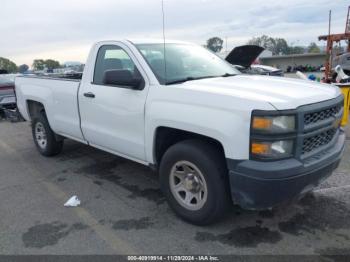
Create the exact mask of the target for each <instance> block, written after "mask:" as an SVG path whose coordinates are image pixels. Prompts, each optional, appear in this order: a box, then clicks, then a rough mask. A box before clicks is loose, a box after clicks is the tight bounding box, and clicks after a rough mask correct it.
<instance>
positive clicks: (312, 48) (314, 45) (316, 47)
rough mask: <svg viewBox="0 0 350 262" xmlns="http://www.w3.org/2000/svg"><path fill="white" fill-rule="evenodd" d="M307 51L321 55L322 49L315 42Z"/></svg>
mask: <svg viewBox="0 0 350 262" xmlns="http://www.w3.org/2000/svg"><path fill="white" fill-rule="evenodd" d="M307 51H308V52H309V53H321V49H320V48H319V47H318V46H317V45H316V43H314V42H312V43H310V45H309V47H308V49H307Z"/></svg>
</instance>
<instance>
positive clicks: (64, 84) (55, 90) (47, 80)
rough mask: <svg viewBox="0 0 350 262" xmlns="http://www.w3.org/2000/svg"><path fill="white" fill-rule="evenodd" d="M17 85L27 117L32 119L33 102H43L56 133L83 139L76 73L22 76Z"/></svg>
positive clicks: (20, 100) (19, 97) (20, 107)
mask: <svg viewBox="0 0 350 262" xmlns="http://www.w3.org/2000/svg"><path fill="white" fill-rule="evenodd" d="M15 86H16V95H17V104H18V108H19V110H20V111H21V113H22V115H23V117H24V118H25V119H26V120H30V103H31V101H35V102H38V103H41V104H42V105H43V106H44V107H45V113H46V115H47V117H48V120H49V122H50V126H51V128H52V130H54V132H56V133H57V134H60V135H64V136H66V137H70V138H74V139H77V140H83V136H82V133H81V129H80V116H79V105H78V91H79V87H80V79H77V76H74V77H70V76H67V75H53V74H52V75H42V76H38V75H30V76H19V77H17V78H16V81H15Z"/></svg>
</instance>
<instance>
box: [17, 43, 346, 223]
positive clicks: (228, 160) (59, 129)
mask: <svg viewBox="0 0 350 262" xmlns="http://www.w3.org/2000/svg"><path fill="white" fill-rule="evenodd" d="M77 78H78V79H73V78H62V77H55V78H54V77H32V76H30V77H17V78H16V83H15V85H16V95H17V101H18V108H19V110H20V112H21V114H22V115H23V117H24V118H25V119H26V120H28V121H31V122H32V133H33V138H34V142H35V145H36V147H37V149H38V150H39V152H40V153H41V154H43V155H44V156H53V155H55V154H58V153H59V152H60V151H61V150H62V146H63V141H64V139H65V138H70V139H74V140H76V141H79V142H82V143H84V144H87V145H90V146H93V147H96V148H99V149H102V150H105V151H107V152H110V153H112V154H115V155H118V156H122V157H125V158H128V159H131V160H134V161H136V162H139V163H142V164H144V165H148V166H150V167H153V168H155V169H157V170H158V171H159V178H160V184H161V188H162V190H163V192H164V195H165V196H166V198H167V200H168V203H169V205H170V206H171V207H172V209H173V210H174V211H175V213H176V214H178V215H179V216H180V217H182V218H183V219H185V220H187V221H189V222H191V223H195V224H201V225H203V224H208V223H212V222H214V221H216V220H217V219H218V218H220V217H222V216H223V214H225V211H226V210H227V208H229V207H230V204H232V202H233V203H235V204H238V205H240V206H242V207H243V208H247V209H257V210H259V209H268V208H272V207H274V206H276V205H280V204H281V203H284V202H287V201H290V200H292V199H295V198H296V197H300V196H302V195H304V194H305V193H307V192H308V191H310V190H312V189H313V188H314V187H315V186H317V185H318V184H319V183H320V182H321V181H323V180H324V179H325V178H327V177H328V176H329V175H331V173H332V171H333V170H334V169H335V168H336V167H337V165H338V164H339V161H340V159H341V156H342V153H343V150H344V142H345V135H344V131H343V129H342V128H341V126H340V119H341V117H342V113H343V96H342V95H341V92H340V91H339V90H338V88H337V87H333V86H331V85H325V84H318V83H314V82H311V81H310V82H308V81H304V80H293V79H287V78H281V77H270V76H252V75H243V74H241V73H239V72H238V71H237V70H236V69H234V68H233V67H232V66H231V65H230V64H229V63H227V62H226V61H224V60H222V59H221V58H219V57H217V56H216V55H215V54H213V53H211V52H209V51H208V50H206V49H204V48H202V47H200V46H197V45H194V44H190V43H184V42H179V41H167V42H166V43H163V42H162V41H149V40H148V41H128V40H123V41H104V42H98V43H96V44H95V45H94V46H93V47H92V49H91V52H90V55H89V58H88V60H87V63H86V66H85V70H84V73H83V75H82V77H81V79H79V77H77Z"/></svg>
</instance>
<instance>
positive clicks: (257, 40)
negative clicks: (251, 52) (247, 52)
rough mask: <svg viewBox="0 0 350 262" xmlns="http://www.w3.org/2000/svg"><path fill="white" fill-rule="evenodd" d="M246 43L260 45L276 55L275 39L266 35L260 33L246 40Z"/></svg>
mask: <svg viewBox="0 0 350 262" xmlns="http://www.w3.org/2000/svg"><path fill="white" fill-rule="evenodd" d="M247 44H248V45H258V46H261V47H263V48H265V49H267V50H269V51H271V52H272V54H274V55H276V41H275V39H273V38H272V37H269V36H267V35H262V36H260V37H253V38H252V39H251V40H249V41H248V43H247Z"/></svg>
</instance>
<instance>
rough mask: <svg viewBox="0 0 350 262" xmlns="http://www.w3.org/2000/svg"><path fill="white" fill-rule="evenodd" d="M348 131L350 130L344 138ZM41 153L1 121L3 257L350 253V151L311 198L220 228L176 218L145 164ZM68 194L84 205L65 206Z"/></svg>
mask: <svg viewBox="0 0 350 262" xmlns="http://www.w3.org/2000/svg"><path fill="white" fill-rule="evenodd" d="M348 133H349V135H350V132H348ZM65 142H66V143H65V146H64V150H63V152H62V154H60V155H59V156H56V157H53V158H45V157H42V156H41V155H39V153H38V152H37V151H36V149H35V148H34V144H33V142H32V138H31V131H30V126H29V123H27V122H22V123H8V122H4V121H2V122H0V174H1V175H0V199H1V200H0V214H1V215H0V254H215V255H220V254H237V255H241V254H253V255H254V254H255V255H256V254H259V255H261V254H265V255H267V254H283V255H285V254H305V255H310V254H319V255H324V256H327V255H330V254H350V219H349V216H350V175H349V173H350V162H349V159H350V148H349V141H347V144H346V153H345V156H344V158H343V160H342V162H341V165H340V167H339V168H338V169H337V170H336V171H335V173H334V174H333V175H332V176H331V177H330V178H329V179H328V180H327V181H326V182H324V183H323V184H322V185H321V186H320V187H319V188H317V189H316V190H315V192H314V193H313V194H310V195H308V196H307V197H306V198H304V199H302V200H301V201H299V202H297V203H294V204H290V205H288V206H283V207H280V208H277V209H275V210H272V211H264V212H248V211H243V210H241V209H239V208H238V207H233V208H232V210H231V211H230V214H229V215H228V217H227V218H226V219H225V220H224V221H222V222H220V223H218V224H215V225H211V226H206V227H197V226H193V225H190V224H187V223H185V222H183V221H181V220H180V219H179V218H177V217H176V216H175V215H174V213H173V212H172V211H171V210H170V209H169V207H168V205H167V203H166V202H165V200H164V198H163V196H162V194H161V192H160V190H159V185H158V182H157V177H156V174H155V173H153V172H152V171H150V170H149V169H148V168H146V167H144V166H142V165H139V164H136V163H133V162H130V161H128V160H125V159H122V158H119V157H116V156H113V155H110V154H107V153H104V152H102V151H99V150H97V149H94V148H91V147H88V146H85V145H82V144H78V143H76V142H73V141H70V140H66V141H65ZM72 195H77V196H78V197H79V198H80V199H81V201H82V204H81V206H80V207H78V208H66V207H63V204H64V202H65V201H66V200H67V199H68V198H69V197H71V196H72Z"/></svg>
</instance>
